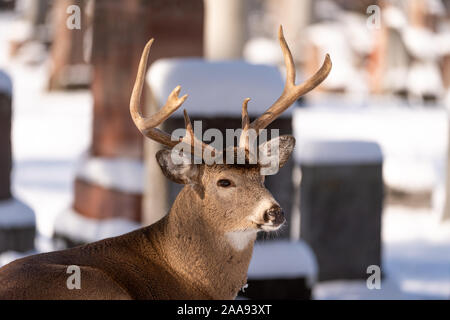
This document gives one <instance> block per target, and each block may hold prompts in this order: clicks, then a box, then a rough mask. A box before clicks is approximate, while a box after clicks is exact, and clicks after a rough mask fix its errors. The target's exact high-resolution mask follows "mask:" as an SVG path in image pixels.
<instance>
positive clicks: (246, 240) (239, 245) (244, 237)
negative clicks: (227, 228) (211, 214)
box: [225, 230, 257, 251]
mask: <svg viewBox="0 0 450 320" xmlns="http://www.w3.org/2000/svg"><path fill="white" fill-rule="evenodd" d="M256 232H257V231H256V230H246V231H232V232H227V233H226V234H225V237H226V239H227V240H228V243H229V244H230V245H231V246H232V247H233V248H234V249H235V250H237V251H242V250H244V249H245V248H247V247H248V245H249V244H250V242H252V241H254V240H255V239H256Z"/></svg>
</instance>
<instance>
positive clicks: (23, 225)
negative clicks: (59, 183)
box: [0, 71, 35, 253]
mask: <svg viewBox="0 0 450 320" xmlns="http://www.w3.org/2000/svg"><path fill="white" fill-rule="evenodd" d="M11 116H12V83H11V80H10V78H9V76H8V75H7V74H6V73H3V72H2V71H0V253H2V252H5V251H19V252H26V251H29V250H31V249H33V248H34V236H35V219H34V213H33V211H32V210H31V209H30V208H29V207H28V206H26V205H25V204H23V203H22V202H20V201H19V200H16V199H14V198H13V196H12V194H11V169H12V154H11Z"/></svg>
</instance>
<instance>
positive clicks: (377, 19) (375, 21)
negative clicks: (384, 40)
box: [366, 4, 381, 30]
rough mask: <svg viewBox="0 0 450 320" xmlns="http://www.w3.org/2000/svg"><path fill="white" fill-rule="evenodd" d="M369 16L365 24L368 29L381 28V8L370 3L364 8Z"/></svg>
mask: <svg viewBox="0 0 450 320" xmlns="http://www.w3.org/2000/svg"><path fill="white" fill-rule="evenodd" d="M366 13H367V15H369V17H368V18H367V20H366V25H367V28H368V29H369V30H378V29H380V28H381V8H380V7H379V6H377V5H375V4H374V5H371V6H368V7H367V10H366Z"/></svg>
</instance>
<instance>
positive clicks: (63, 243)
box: [0, 0, 450, 299]
mask: <svg viewBox="0 0 450 320" xmlns="http://www.w3.org/2000/svg"><path fill="white" fill-rule="evenodd" d="M280 24H282V25H283V28H284V33H285V36H286V39H287V41H288V43H289V46H290V48H291V50H292V53H293V56H294V60H295V63H296V66H297V81H298V82H300V81H303V80H305V79H306V78H307V77H308V76H310V75H312V74H313V73H314V72H315V71H316V70H317V69H318V68H320V66H321V63H322V61H323V59H324V57H325V54H326V53H329V54H330V56H331V59H332V61H333V70H332V71H331V73H330V75H329V77H328V79H327V80H326V81H325V82H324V83H323V84H322V85H321V86H320V87H319V88H318V89H316V90H315V91H314V92H312V93H310V94H308V95H307V96H306V97H303V98H301V99H300V100H299V101H297V103H296V104H295V105H294V106H293V107H291V108H290V109H289V112H286V113H285V114H284V115H283V117H281V118H280V119H278V120H277V121H276V122H274V124H273V125H272V127H273V128H279V129H280V132H281V133H282V134H285V133H291V134H293V135H295V137H296V139H297V146H296V149H295V152H294V153H295V154H294V156H293V157H292V159H291V160H290V162H289V164H288V165H287V166H286V167H285V168H283V169H282V170H281V171H280V173H279V175H277V176H274V177H270V178H269V179H268V180H267V187H268V188H269V189H270V190H271V191H272V193H273V194H274V195H275V197H276V198H277V199H279V201H280V204H281V205H282V206H283V207H284V209H285V211H286V214H287V220H288V224H287V227H286V228H284V229H283V230H282V232H280V234H279V235H277V236H276V235H269V236H265V237H261V239H258V244H257V245H256V247H255V253H254V257H253V260H252V262H251V265H250V269H249V288H248V290H246V292H243V293H242V294H241V295H242V298H250V299H252V298H279V299H283V298H291V299H297V298H298V299H449V298H450V190H449V188H448V185H449V180H450V174H449V173H448V170H447V166H448V163H449V156H450V152H449V147H448V136H449V118H448V111H447V108H448V107H449V106H450V90H449V89H450V1H446V0H391V1H388V0H385V1H381V0H380V1H376V0H351V1H350V0H315V1H312V0H276V1H275V0H189V1H180V0H164V1H163V0H148V1H143V0H127V1H124V0H58V1H55V0H0V266H1V265H4V264H6V263H8V262H10V261H12V260H14V259H17V258H19V257H21V256H24V255H29V254H34V253H39V252H47V251H52V250H58V249H63V248H67V247H72V246H76V245H80V244H83V243H87V242H91V241H96V240H100V239H103V238H105V237H110V236H116V235H120V234H123V233H126V232H128V231H131V230H134V229H136V228H138V227H140V226H143V225H144V226H145V225H149V224H151V223H154V222H155V221H157V220H159V219H160V218H161V217H162V216H164V214H165V213H166V212H167V210H168V208H170V204H171V203H172V202H173V199H174V197H175V196H176V193H177V192H178V190H179V186H175V185H173V184H171V183H169V182H167V181H166V179H165V178H164V177H163V176H162V175H161V173H160V171H159V167H158V166H157V165H156V161H155V160H154V156H155V152H156V151H157V149H158V148H160V146H158V145H156V144H154V143H152V142H150V141H144V139H143V138H142V137H141V135H140V133H139V132H138V130H137V129H136V128H135V127H134V124H133V123H132V121H131V118H130V116H129V111H128V104H129V98H130V94H131V88H132V86H133V83H134V79H135V76H136V71H137V66H138V63H139V58H140V54H141V52H142V49H143V47H144V45H145V43H146V42H147V41H148V39H150V38H152V37H154V38H155V39H156V41H155V44H154V45H153V48H152V52H151V56H150V61H151V66H150V68H149V73H148V78H147V85H146V89H145V93H144V98H145V99H144V100H145V109H146V112H148V113H152V112H154V111H155V110H157V109H158V108H159V107H160V106H161V105H162V104H163V103H164V102H165V99H166V98H167V96H168V94H169V93H170V91H171V90H172V89H173V88H174V87H175V86H176V85H178V84H180V85H182V87H183V91H182V93H183V94H184V93H187V94H189V96H190V97H189V99H188V101H186V103H185V107H186V109H187V110H188V111H189V114H190V115H191V117H192V118H193V120H202V121H203V129H204V130H206V129H208V128H219V129H220V130H225V129H226V128H238V127H240V116H241V115H240V111H241V104H242V101H243V99H244V98H246V97H251V98H252V102H251V103H250V105H249V112H250V116H251V117H256V116H258V115H260V114H261V113H263V112H264V110H265V109H266V108H267V107H269V106H270V105H271V104H272V103H273V102H274V101H275V100H276V99H277V98H278V97H279V96H280V95H281V92H282V90H283V85H284V80H283V79H284V72H285V71H284V64H283V56H282V53H281V50H280V47H279V44H278V39H277V32H278V26H279V25H280ZM180 127H183V119H182V115H181V114H180V113H175V114H174V116H173V117H172V118H171V119H170V120H168V121H167V122H166V123H165V130H166V131H168V132H171V131H172V130H174V129H176V128H180Z"/></svg>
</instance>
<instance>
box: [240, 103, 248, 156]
mask: <svg viewBox="0 0 450 320" xmlns="http://www.w3.org/2000/svg"><path fill="white" fill-rule="evenodd" d="M249 101H250V98H247V99H245V100H244V102H243V103H242V133H241V138H240V139H239V147H240V148H246V149H247V148H248V136H247V134H248V129H249V128H250V118H249V116H248V103H249Z"/></svg>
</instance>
